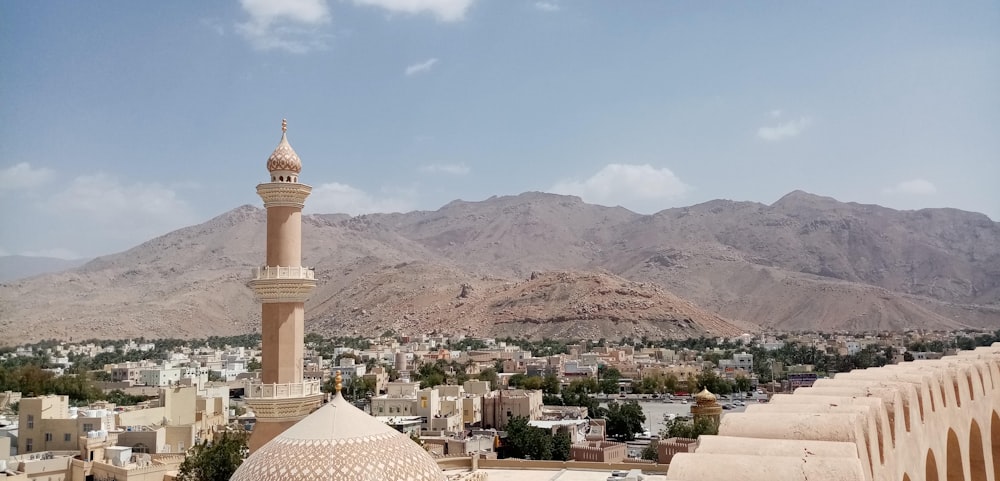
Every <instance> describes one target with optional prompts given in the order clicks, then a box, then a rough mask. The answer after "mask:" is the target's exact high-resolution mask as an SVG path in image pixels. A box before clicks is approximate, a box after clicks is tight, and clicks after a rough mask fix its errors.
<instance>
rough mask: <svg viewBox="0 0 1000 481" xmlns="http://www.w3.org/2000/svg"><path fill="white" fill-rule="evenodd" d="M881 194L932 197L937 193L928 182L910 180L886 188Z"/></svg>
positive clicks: (935, 188)
mask: <svg viewBox="0 0 1000 481" xmlns="http://www.w3.org/2000/svg"><path fill="white" fill-rule="evenodd" d="M882 193H884V194H889V195H897V194H898V195H933V194H936V193H937V187H935V186H934V184H933V183H931V182H930V181H928V180H924V179H912V180H904V181H902V182H900V183H898V184H896V185H893V186H889V187H886V188H884V189H882Z"/></svg>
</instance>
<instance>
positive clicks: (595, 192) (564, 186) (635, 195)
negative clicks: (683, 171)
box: [549, 164, 692, 212]
mask: <svg viewBox="0 0 1000 481" xmlns="http://www.w3.org/2000/svg"><path fill="white" fill-rule="evenodd" d="M549 190H550V191H551V192H553V193H556V194H566V195H577V196H580V197H581V198H582V199H583V200H585V201H587V202H591V203H595V204H602V205H621V206H624V207H628V208H630V209H633V210H637V211H640V212H642V211H645V212H650V211H656V210H660V209H662V208H664V207H665V206H664V205H663V203H664V201H668V200H673V199H678V198H681V197H683V196H684V194H686V193H688V192H690V191H691V190H692V187H691V186H689V185H687V184H685V183H684V182H682V181H681V179H680V178H678V177H677V176H676V175H674V173H673V172H671V171H670V169H667V168H661V169H657V168H655V167H653V166H651V165H649V164H642V165H633V164H608V165H606V166H604V168H602V169H601V170H599V171H598V172H597V173H596V174H594V175H593V176H591V177H590V178H589V179H586V180H584V181H577V180H563V181H560V182H557V183H556V184H555V185H553V186H552V188H551V189H549Z"/></svg>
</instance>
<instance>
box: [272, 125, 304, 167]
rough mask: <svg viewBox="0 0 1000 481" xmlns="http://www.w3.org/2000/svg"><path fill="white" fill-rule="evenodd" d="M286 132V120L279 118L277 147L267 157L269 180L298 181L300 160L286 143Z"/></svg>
mask: <svg viewBox="0 0 1000 481" xmlns="http://www.w3.org/2000/svg"><path fill="white" fill-rule="evenodd" d="M287 132H288V121H287V120H285V119H281V142H278V147H277V148H275V149H274V152H271V156H270V157H268V158H267V170H268V172H270V173H271V182H298V181H299V172H302V161H301V160H299V155H298V154H296V153H295V149H293V148H292V146H291V144H289V143H288V139H287V138H286V134H287Z"/></svg>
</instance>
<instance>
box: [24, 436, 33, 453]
mask: <svg viewBox="0 0 1000 481" xmlns="http://www.w3.org/2000/svg"><path fill="white" fill-rule="evenodd" d="M24 450H25V451H27V452H29V453H30V452H32V451H34V450H35V441H34V440H33V439H31V438H28V439H26V440H25V441H24Z"/></svg>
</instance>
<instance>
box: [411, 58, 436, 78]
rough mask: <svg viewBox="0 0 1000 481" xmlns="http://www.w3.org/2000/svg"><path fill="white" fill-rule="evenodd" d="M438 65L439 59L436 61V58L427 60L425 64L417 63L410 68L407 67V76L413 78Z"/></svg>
mask: <svg viewBox="0 0 1000 481" xmlns="http://www.w3.org/2000/svg"><path fill="white" fill-rule="evenodd" d="M436 63H438V59H436V58H429V59H427V60H424V61H423V62H420V63H415V64H413V65H410V66H408V67H406V71H405V74H406V76H407V77H412V76H414V75H416V74H418V73H423V72H427V71H429V70H430V69H431V68H433V67H434V64H436Z"/></svg>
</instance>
